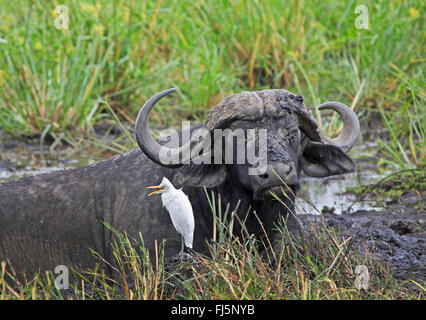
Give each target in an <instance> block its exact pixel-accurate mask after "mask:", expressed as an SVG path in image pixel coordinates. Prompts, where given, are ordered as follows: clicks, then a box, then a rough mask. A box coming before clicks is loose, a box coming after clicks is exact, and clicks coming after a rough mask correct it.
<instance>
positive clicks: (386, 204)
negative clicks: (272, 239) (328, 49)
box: [0, 141, 426, 286]
mask: <svg viewBox="0 0 426 320" xmlns="http://www.w3.org/2000/svg"><path fill="white" fill-rule="evenodd" d="M370 147H373V148H374V145H372V146H371V145H368V144H366V145H364V146H363V147H361V148H358V149H356V150H354V151H351V153H352V154H351V156H352V157H353V158H355V159H358V160H357V161H356V162H357V167H358V170H357V172H356V173H353V174H346V175H341V176H335V177H328V178H322V179H318V178H310V177H302V182H301V185H302V187H301V190H300V192H299V200H298V201H297V203H296V208H297V213H298V214H301V215H303V216H304V219H308V220H315V219H323V220H324V223H325V224H326V225H327V226H329V227H334V228H337V229H339V230H341V231H342V233H343V234H344V235H346V236H348V237H349V236H354V235H356V237H357V241H360V242H362V245H361V246H360V248H363V250H366V251H368V252H370V253H373V254H375V255H377V256H378V257H380V258H382V259H383V260H384V261H385V262H386V263H388V264H389V265H390V268H391V270H392V273H393V274H394V275H395V277H397V278H399V279H415V281H417V282H418V283H421V284H422V285H423V286H424V284H425V275H426V219H425V218H426V213H425V210H424V208H425V207H426V200H425V195H424V190H421V191H416V190H414V191H412V192H408V193H407V194H404V195H402V196H401V197H400V198H399V199H380V201H378V199H375V198H374V197H370V198H368V197H364V198H362V199H358V198H357V196H356V195H355V194H353V193H347V192H345V191H346V190H347V188H350V187H357V186H362V185H370V184H374V183H376V182H377V181H379V180H380V179H382V178H383V177H384V176H385V175H386V173H379V172H378V170H377V167H376V162H377V161H376V159H375V158H374V157H372V156H371V152H370ZM0 150H1V152H0V155H1V156H0V182H3V181H6V180H9V179H16V178H19V177H22V176H27V175H35V174H40V173H48V172H52V171H56V170H60V169H63V168H69V167H76V166H80V165H86V164H90V163H93V162H95V161H97V160H100V159H102V158H107V157H108V156H111V155H113V154H114V153H113V152H110V151H109V152H106V151H105V150H101V149H99V148H98V149H93V148H92V149H91V148H86V149H84V151H83V152H76V151H75V149H70V148H68V149H67V148H65V149H60V150H57V149H55V150H49V148H48V147H45V148H44V149H43V151H42V150H41V149H40V144H39V143H37V142H36V143H32V144H31V143H22V142H15V141H9V142H3V146H2V148H0Z"/></svg>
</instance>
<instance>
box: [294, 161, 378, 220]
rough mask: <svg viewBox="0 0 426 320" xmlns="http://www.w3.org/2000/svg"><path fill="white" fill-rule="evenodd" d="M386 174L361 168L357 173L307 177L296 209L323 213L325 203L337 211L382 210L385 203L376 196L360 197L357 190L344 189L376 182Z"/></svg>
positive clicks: (300, 212) (302, 183)
mask: <svg viewBox="0 0 426 320" xmlns="http://www.w3.org/2000/svg"><path fill="white" fill-rule="evenodd" d="M384 176H385V175H383V174H378V173H377V172H375V171H372V170H365V169H361V168H360V169H358V171H357V172H355V173H350V174H345V175H341V176H336V177H328V178H311V177H303V178H302V180H301V188H300V191H299V194H298V200H297V201H296V213H298V214H303V213H310V214H320V213H321V210H322V208H323V207H324V206H326V207H328V208H334V209H335V211H334V213H336V214H341V213H342V212H347V211H349V212H355V211H358V210H380V209H381V208H382V207H381V206H380V204H379V203H376V202H375V201H372V200H363V201H356V196H355V195H354V194H352V193H344V192H345V190H346V189H347V188H353V187H358V186H362V185H364V186H365V185H369V184H373V183H375V182H377V181H379V180H380V179H381V178H383V177H384Z"/></svg>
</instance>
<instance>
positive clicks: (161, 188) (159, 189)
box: [147, 186, 164, 196]
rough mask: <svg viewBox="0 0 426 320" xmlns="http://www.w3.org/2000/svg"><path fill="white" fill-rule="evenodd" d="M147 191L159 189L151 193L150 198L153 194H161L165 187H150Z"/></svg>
mask: <svg viewBox="0 0 426 320" xmlns="http://www.w3.org/2000/svg"><path fill="white" fill-rule="evenodd" d="M147 189H157V190H155V191H153V192H151V193H150V194H149V195H148V196H152V195H153V194H156V193H158V192H160V191H161V190H163V189H164V186H150V187H147Z"/></svg>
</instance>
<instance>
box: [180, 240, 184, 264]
mask: <svg viewBox="0 0 426 320" xmlns="http://www.w3.org/2000/svg"><path fill="white" fill-rule="evenodd" d="M180 239H181V243H182V244H181V247H180V254H179V263H180V264H181V263H182V260H183V250H184V248H185V242H184V239H183V237H182V236H180Z"/></svg>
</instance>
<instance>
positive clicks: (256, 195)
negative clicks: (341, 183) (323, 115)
mask: <svg viewBox="0 0 426 320" xmlns="http://www.w3.org/2000/svg"><path fill="white" fill-rule="evenodd" d="M173 90H174V89H169V90H165V91H162V92H160V93H158V94H156V95H155V96H153V97H152V98H151V99H149V100H148V101H147V102H146V103H145V105H144V106H143V107H142V109H141V110H140V112H139V115H138V118H137V120H136V127H135V131H136V138H137V142H138V144H139V147H140V148H141V150H142V151H143V152H144V153H145V154H146V155H147V156H148V157H149V158H150V159H151V160H152V161H154V162H156V163H157V164H159V165H162V166H168V167H173V168H177V172H176V174H175V176H174V184H175V185H181V186H193V187H203V186H205V187H214V186H218V185H220V184H222V183H224V182H225V180H226V178H227V177H228V178H229V180H228V181H232V183H234V184H235V185H236V186H238V187H239V188H241V189H243V190H245V191H246V192H247V193H249V194H251V195H252V197H253V199H262V198H264V197H265V196H267V195H268V194H269V192H268V191H271V190H272V191H274V189H276V188H281V187H282V186H283V185H286V186H288V187H290V188H291V189H292V190H293V191H294V193H296V192H297V190H298V187H299V175H300V171H301V170H303V171H304V172H305V173H306V174H307V175H310V176H314V177H325V176H330V175H336V174H341V173H347V172H352V171H354V169H355V165H354V163H353V161H352V160H351V159H350V158H349V157H348V156H347V155H346V152H347V151H348V150H350V149H351V148H352V146H353V145H354V144H355V141H356V139H357V137H358V134H359V122H358V119H357V117H356V115H355V113H354V112H353V111H352V110H351V109H350V108H349V107H347V106H345V105H344V104H342V103H339V102H326V103H324V104H322V105H320V106H319V107H318V109H320V110H323V109H332V110H334V111H336V112H337V113H338V114H339V115H340V117H341V119H342V121H343V129H342V131H341V133H340V135H339V136H338V137H336V138H335V139H330V138H328V137H326V136H325V135H324V134H323V133H322V132H321V130H320V129H319V126H318V124H317V123H316V121H315V120H314V119H313V117H312V116H311V115H310V114H309V112H308V109H307V107H306V106H305V105H304V103H303V98H302V96H299V95H295V94H293V93H291V92H289V91H287V90H283V89H275V90H262V91H256V92H243V93H240V94H235V95H231V96H229V97H227V98H225V99H224V100H223V101H221V102H220V103H219V104H218V105H216V106H215V107H214V108H213V109H212V110H211V112H210V113H209V115H208V116H207V118H206V120H205V122H204V124H203V126H202V127H201V128H202V129H203V130H204V132H206V133H207V135H213V134H214V133H215V131H216V130H217V129H222V130H223V129H230V131H231V132H235V131H236V130H240V132H241V131H242V132H245V133H248V132H249V131H250V130H252V132H255V134H254V135H253V137H254V138H255V141H257V140H259V136H260V134H257V133H258V132H261V131H262V130H263V131H262V132H263V133H264V136H265V137H266V140H265V141H266V142H265V143H264V144H263V145H262V146H261V144H260V142H259V141H258V142H257V143H256V142H255V143H254V145H255V146H256V148H255V149H256V150H257V152H260V149H261V148H262V147H263V148H264V149H263V150H265V157H266V167H265V168H264V169H263V170H262V171H259V173H258V174H250V170H251V169H254V168H255V167H256V166H258V165H259V164H255V163H251V162H250V161H248V159H247V155H244V160H246V161H236V160H237V159H238V157H239V156H241V155H238V154H237V153H238V148H232V150H233V151H232V152H233V157H232V159H233V161H221V160H224V159H217V157H218V154H217V153H215V154H214V161H211V162H210V163H207V164H206V163H199V162H197V161H192V160H191V161H190V162H189V163H176V162H174V163H168V164H165V163H164V162H163V161H161V159H160V157H159V154H160V152H161V151H164V150H166V151H167V152H169V151H170V152H171V153H173V154H175V156H176V157H177V158H179V159H180V158H181V157H182V156H183V154H184V153H185V152H186V151H188V150H189V149H188V148H190V149H191V153H193V152H194V151H193V150H195V153H193V154H195V155H196V156H197V155H198V153H199V152H200V150H201V148H204V147H205V144H204V145H203V143H201V142H200V141H203V139H198V140H197V139H191V140H190V141H187V143H183V144H182V145H181V146H178V147H176V148H169V149H168V148H167V147H166V146H164V145H161V144H159V143H158V142H156V141H155V140H154V139H153V138H152V136H151V134H150V132H149V123H148V116H149V112H150V111H151V109H152V108H153V107H154V105H155V104H156V103H157V102H158V101H159V100H160V99H161V98H162V97H164V96H165V95H167V94H168V93H170V92H171V91H173ZM246 137H247V135H246ZM225 140H226V139H225ZM213 141H214V139H213ZM226 141H228V142H227V143H228V144H229V143H231V144H234V143H235V140H231V142H229V141H230V140H226ZM232 141H233V142H232ZM225 144H226V143H225ZM214 145H215V144H214V143H211V144H209V146H208V148H210V147H211V146H214ZM204 151H205V150H204ZM219 157H223V153H219ZM195 158H196V157H195ZM191 159H193V158H191Z"/></svg>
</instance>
